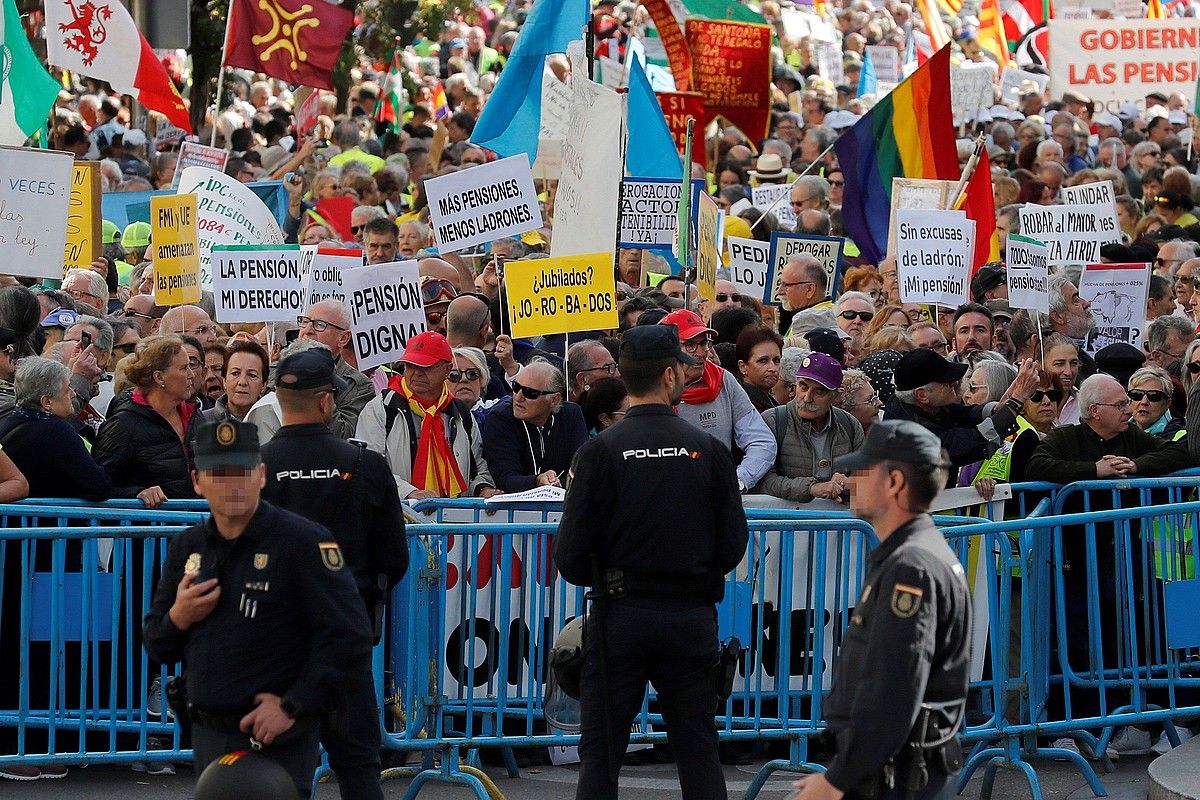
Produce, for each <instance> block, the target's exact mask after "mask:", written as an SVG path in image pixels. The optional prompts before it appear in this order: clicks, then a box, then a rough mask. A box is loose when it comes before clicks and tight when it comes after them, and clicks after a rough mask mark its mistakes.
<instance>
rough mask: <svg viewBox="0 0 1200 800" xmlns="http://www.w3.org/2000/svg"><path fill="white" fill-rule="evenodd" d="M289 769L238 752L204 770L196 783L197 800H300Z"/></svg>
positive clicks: (259, 757) (244, 752)
mask: <svg viewBox="0 0 1200 800" xmlns="http://www.w3.org/2000/svg"><path fill="white" fill-rule="evenodd" d="M299 797H300V794H299V793H298V792H297V791H296V784H295V783H294V782H293V781H292V779H291V777H290V776H289V775H288V774H287V770H285V769H284V768H283V767H281V766H280V765H279V764H277V763H276V762H274V761H272V760H271V759H269V758H267V757H266V756H261V755H259V754H258V753H251V752H249V751H246V750H238V751H236V752H233V753H228V754H226V755H223V756H221V757H220V758H218V759H217V760H216V761H214V762H212V763H211V764H209V765H208V766H207V767H205V768H204V772H202V773H201V774H200V779H199V780H198V781H196V800H298V799H299Z"/></svg>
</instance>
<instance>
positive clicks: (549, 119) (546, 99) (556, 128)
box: [538, 67, 571, 141]
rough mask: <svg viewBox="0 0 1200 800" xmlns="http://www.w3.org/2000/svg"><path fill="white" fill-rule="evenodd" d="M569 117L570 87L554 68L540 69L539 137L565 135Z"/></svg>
mask: <svg viewBox="0 0 1200 800" xmlns="http://www.w3.org/2000/svg"><path fill="white" fill-rule="evenodd" d="M570 117H571V87H570V86H568V85H567V84H566V83H564V82H562V81H560V80H559V79H558V76H557V75H555V74H554V70H552V69H550V68H549V67H546V68H544V69H543V70H542V118H541V119H542V121H541V131H540V132H539V133H538V138H540V139H558V140H559V141H562V140H563V139H565V138H566V137H567V121H568V120H569V119H570Z"/></svg>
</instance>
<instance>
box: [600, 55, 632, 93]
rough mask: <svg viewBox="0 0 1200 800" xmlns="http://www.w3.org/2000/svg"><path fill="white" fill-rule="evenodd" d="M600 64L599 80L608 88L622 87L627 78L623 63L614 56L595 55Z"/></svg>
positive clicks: (625, 83)
mask: <svg viewBox="0 0 1200 800" xmlns="http://www.w3.org/2000/svg"><path fill="white" fill-rule="evenodd" d="M596 62H597V63H598V64H599V65H600V82H601V84H603V85H604V86H607V87H608V88H609V89H624V88H625V86H626V85H627V83H628V80H629V74H628V70H627V69H626V68H625V65H624V64H622V63H621V62H620V61H618V60H617V59H615V58H609V57H608V56H596Z"/></svg>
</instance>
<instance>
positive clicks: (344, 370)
mask: <svg viewBox="0 0 1200 800" xmlns="http://www.w3.org/2000/svg"><path fill="white" fill-rule="evenodd" d="M296 321H297V322H299V323H300V338H301V339H312V340H313V341H316V342H320V343H321V344H323V345H325V346H326V347H328V348H329V352H331V353H333V358H334V361H335V363H336V367H335V370H334V371H335V372H336V373H337V376H338V377H339V378H341V379H342V381H343V382H344V384H345V385H344V386H343V387H342V388H340V389H339V390H338V392H337V394H336V395H335V396H334V411H333V419H332V420H331V421H330V423H329V429H330V430H332V431H333V432H334V433H336V434H337V435H338V436H340V437H342V438H343V439H349V438H351V437H352V436H354V428H355V426H356V425H357V424H358V415H359V414H360V413H362V410H363V406H365V405H366V404H367V402H368V401H369V400H370V399H371V398H372V397H374V396H375V387H374V386H373V385H372V384H371V379H370V378H368V377H367V376H366V375H364V374H362V373H361V372H359V371H358V370H356V369H355V368H354V367H352V366H350V365H349V364H348V363H346V360H345V359H344V358H342V355H343V353H345V352H346V349H347V348H348V347H349V345H350V336H351V331H350V325H351V317H350V309H349V308H347V307H346V304H345V303H343V302H342V301H341V300H336V299H330V300H322V301H321V302H319V303H313V304H312V305H311V306H309V308H308V310H307V311H306V312H305V313H304V315H303V316H300V317H297V318H296Z"/></svg>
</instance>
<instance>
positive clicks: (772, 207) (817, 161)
mask: <svg viewBox="0 0 1200 800" xmlns="http://www.w3.org/2000/svg"><path fill="white" fill-rule="evenodd" d="M836 144H837V142H836V141H835V142H834V143H833V144H831V145H829V147H826V148H825V151H824V152H823V153H821V155H819V156H817V157H816V159H815V160H814V161H813V162H812V163H811V164H809V165H808V166H807V167H805V168H804V171H803V172H801V173H800V174H799V175H797V176H796V177H797V178H803V177H804V176H805V175H807V174H808V172H809V170H811V169H812V168H813V167H815V166H816V165H817V164H820V163H821V159H823V158H825V155H826V154H827V153H828V152H829V151H830V150H832V149H833V148H834V146H835V145H836ZM793 183H795V181H793ZM785 197H791V190H790V189H789V190H788V191H786V192H784V193H782V194H780V195H779V197H776V198H775V202H774V203H771V205H769V206H767V207H766V208H765V209H763V213H762V216H761V217H759V218H758V219H756V220H755V221H754V224H753V225H751V226H750V232H751V233H753V232H754V229H755V228H757V227H758V225H759V223H760V222H762V221H763V220H764V219H766V218H767V214H770V213H771V212H772V211H774V210H775V206H777V205H779V203H780V201H781V200H783V198H785Z"/></svg>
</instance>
